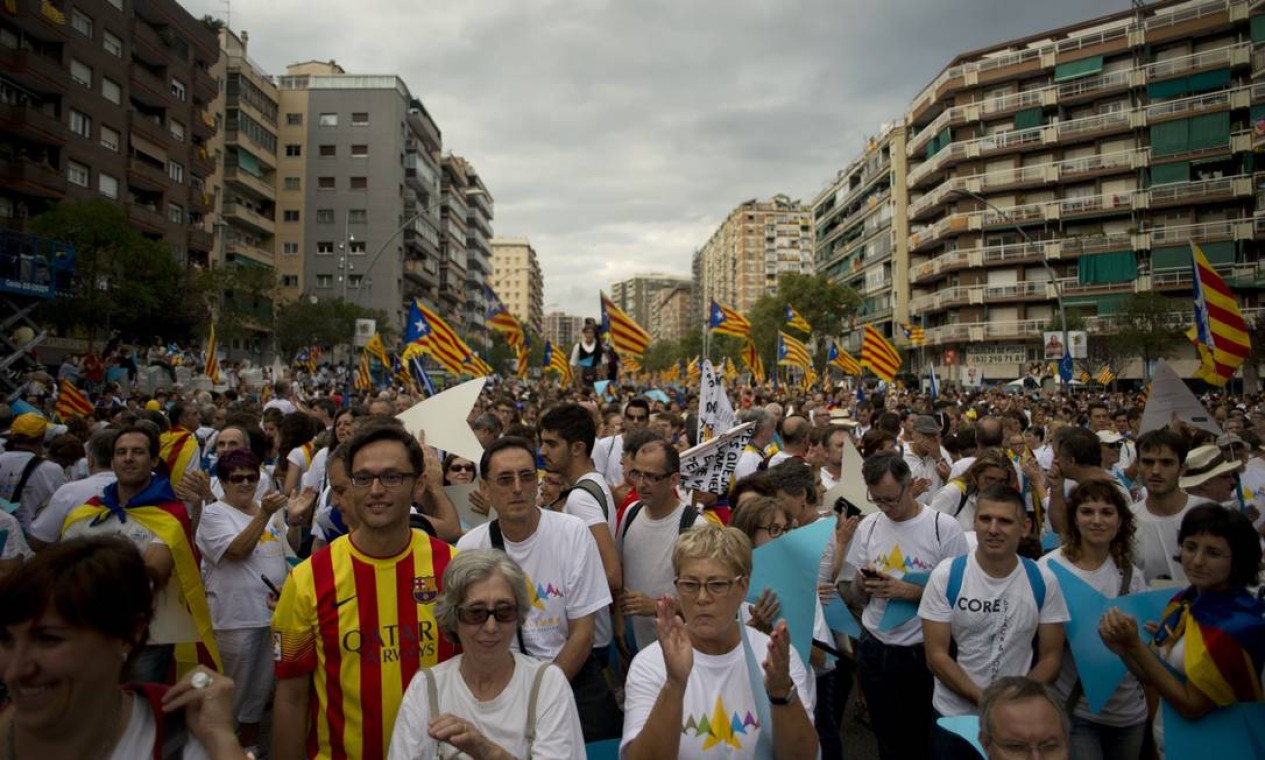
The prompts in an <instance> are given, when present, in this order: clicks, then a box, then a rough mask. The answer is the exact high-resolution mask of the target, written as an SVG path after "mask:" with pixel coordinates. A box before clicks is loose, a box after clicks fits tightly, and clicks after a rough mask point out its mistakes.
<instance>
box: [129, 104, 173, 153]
mask: <svg viewBox="0 0 1265 760" xmlns="http://www.w3.org/2000/svg"><path fill="white" fill-rule="evenodd" d="M129 126H130V127H131V130H132V131H133V132H135V133H136V134H137V135H138V136H140V137H143V138H144V139H145V140H147V141H149V142H151V143H153V144H154V145H156V146H158V147H159V148H162V149H163V150H169V149H170V148H171V140H172V138H171V133H170V132H168V131H167V130H166V129H164V128H163V125H162V122H160V121H158V120H157V119H156V118H151V117H149V116H145V115H144V114H142V113H139V112H137V111H133V112H132V116H131V121H130V122H129Z"/></svg>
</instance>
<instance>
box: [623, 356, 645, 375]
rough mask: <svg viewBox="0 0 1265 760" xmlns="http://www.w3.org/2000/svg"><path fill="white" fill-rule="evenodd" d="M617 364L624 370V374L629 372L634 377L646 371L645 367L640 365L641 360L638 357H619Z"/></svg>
mask: <svg viewBox="0 0 1265 760" xmlns="http://www.w3.org/2000/svg"><path fill="white" fill-rule="evenodd" d="M619 363H620V366H622V367H623V368H624V371H625V372H630V373H632V374H634V375H640V374H641V373H643V372H645V371H646V368H645V365H643V364H642V363H641V359H640V358H639V357H636V356H632V355H631V354H630V355H628V356H620V357H619Z"/></svg>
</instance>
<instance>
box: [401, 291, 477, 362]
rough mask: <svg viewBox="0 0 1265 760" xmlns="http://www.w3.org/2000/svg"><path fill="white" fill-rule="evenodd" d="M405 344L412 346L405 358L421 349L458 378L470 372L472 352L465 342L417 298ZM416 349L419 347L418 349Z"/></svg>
mask: <svg viewBox="0 0 1265 760" xmlns="http://www.w3.org/2000/svg"><path fill="white" fill-rule="evenodd" d="M404 342H405V343H408V344H409V347H408V348H406V349H405V358H408V357H409V356H411V355H412V354H413V353H414V352H416V351H417V350H420V351H421V352H423V353H426V354H430V355H431V356H432V357H434V359H435V361H437V362H439V364H440V365H441V366H442V367H443V368H444V369H446V370H448V371H449V372H450V373H452V375H453V376H454V377H460V376H461V374H462V373H464V372H468V371H469V370H468V369H467V368H466V364H465V360H466V356H467V355H468V354H469V353H470V349H469V348H466V347H465V343H464V342H462V341H461V339H460V338H458V337H457V334H456V333H455V332H453V330H452V328H451V327H449V326H448V323H446V322H444V321H443V320H442V319H440V318H439V315H438V314H435V313H434V312H433V311H431V310H430V309H428V308H426V307H425V306H423V305H422V304H421V302H420V301H418V300H417V299H414V300H413V305H412V306H410V307H409V313H408V325H407V327H406V329H405V331H404ZM414 346H416V347H417V348H416V349H414V348H413V347H414Z"/></svg>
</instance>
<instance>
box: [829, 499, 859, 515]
mask: <svg viewBox="0 0 1265 760" xmlns="http://www.w3.org/2000/svg"><path fill="white" fill-rule="evenodd" d="M835 514H841V515H844V516H846V517H849V518H851V517H860V516H861V508H860V507H858V506H857V505H855V504H853V503H852V502H850V501H848V499H847V498H846V497H843V496H840V497H839V498H837V499H835Z"/></svg>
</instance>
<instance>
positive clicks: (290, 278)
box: [281, 274, 299, 288]
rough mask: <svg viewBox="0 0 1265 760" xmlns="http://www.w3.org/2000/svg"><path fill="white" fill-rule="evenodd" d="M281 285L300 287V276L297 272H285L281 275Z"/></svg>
mask: <svg viewBox="0 0 1265 760" xmlns="http://www.w3.org/2000/svg"><path fill="white" fill-rule="evenodd" d="M281 287H283V288H297V287H299V276H298V275H297V274H283V275H281Z"/></svg>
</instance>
